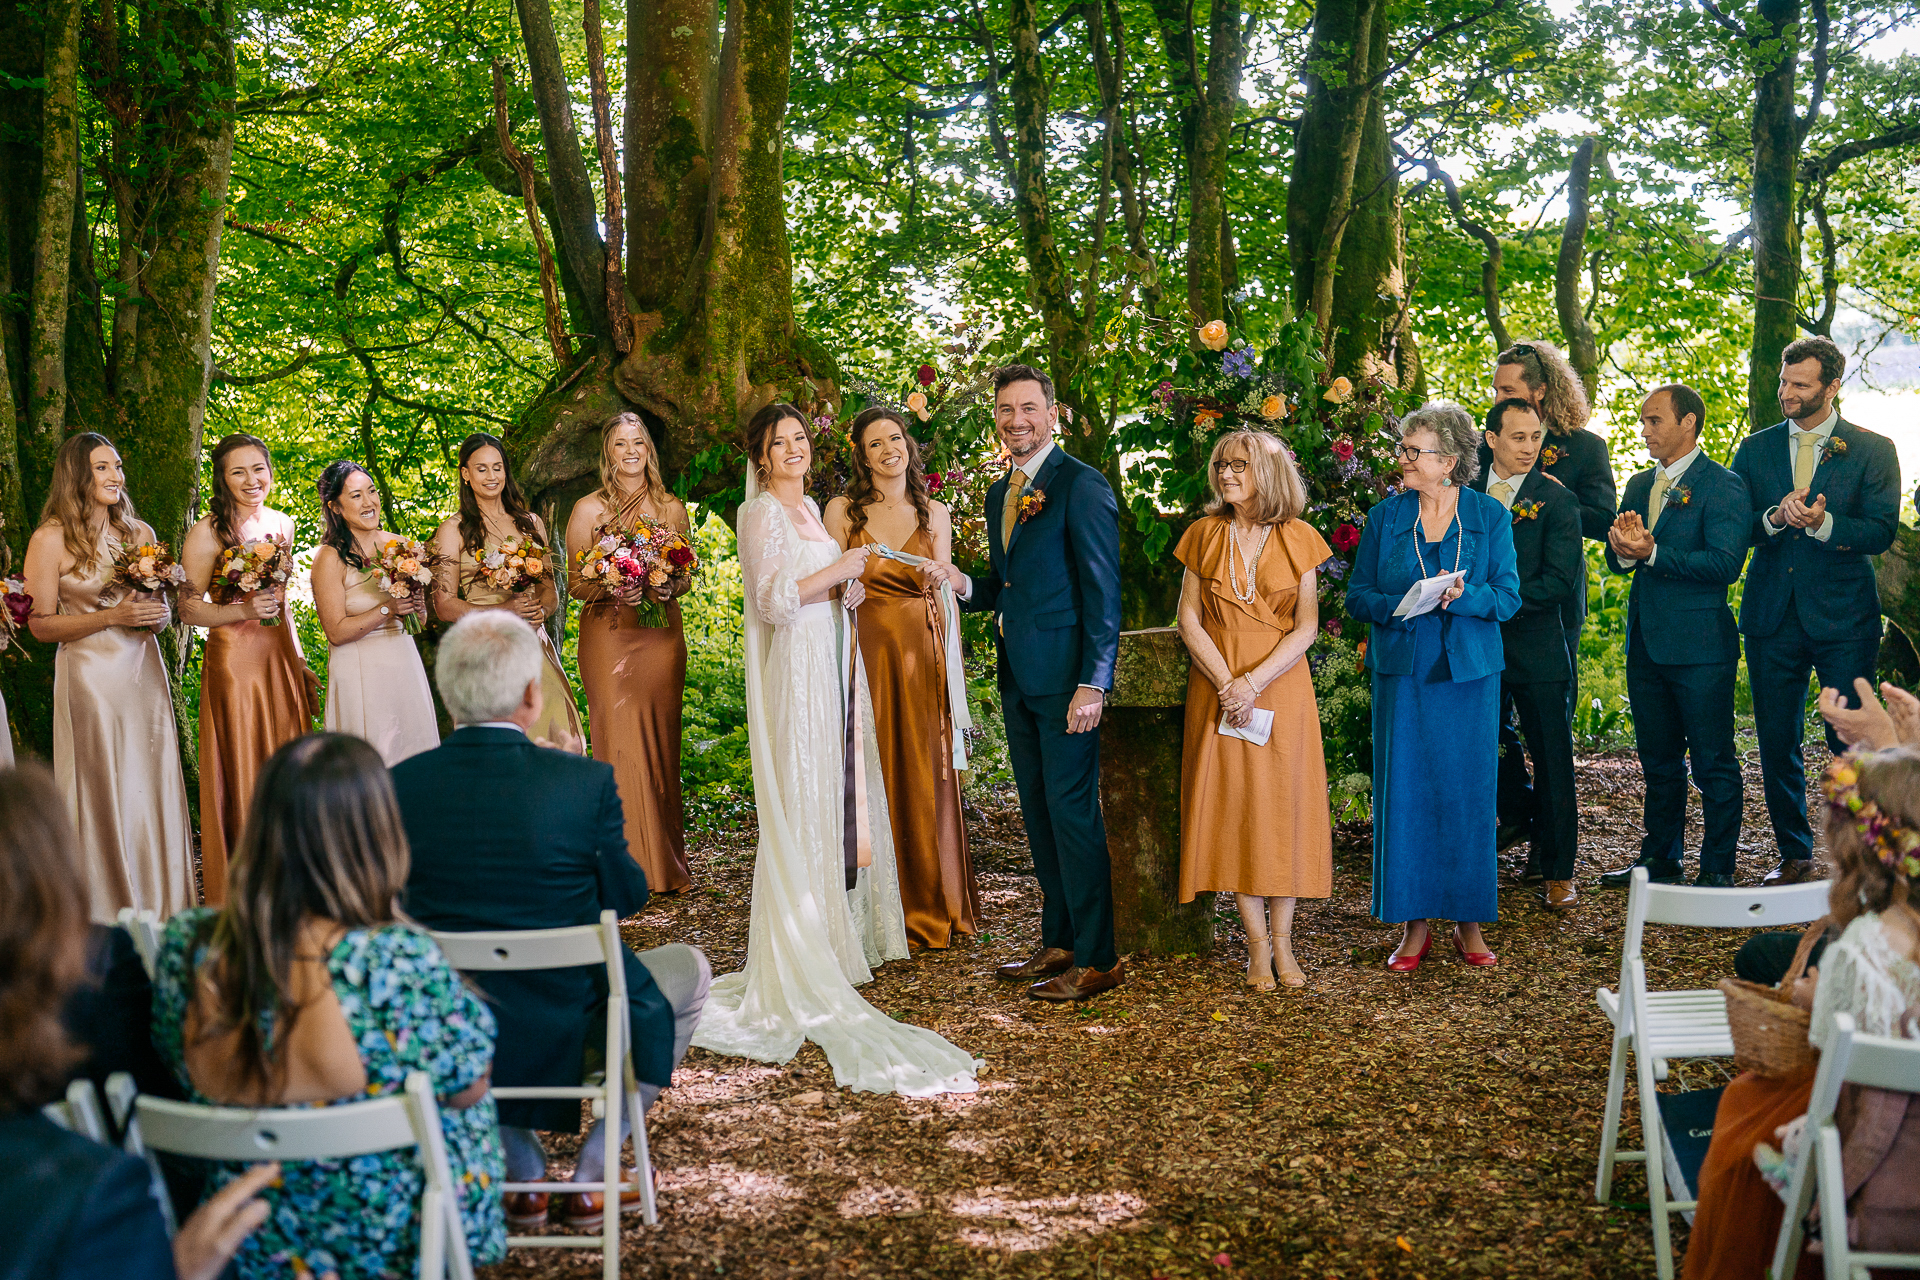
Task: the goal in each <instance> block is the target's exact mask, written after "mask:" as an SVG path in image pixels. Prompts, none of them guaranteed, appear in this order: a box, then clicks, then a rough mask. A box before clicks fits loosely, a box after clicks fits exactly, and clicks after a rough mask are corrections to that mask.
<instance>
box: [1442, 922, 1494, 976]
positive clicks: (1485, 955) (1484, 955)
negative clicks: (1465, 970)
mask: <svg viewBox="0 0 1920 1280" xmlns="http://www.w3.org/2000/svg"><path fill="white" fill-rule="evenodd" d="M1453 949H1454V950H1455V951H1457V952H1459V953H1460V958H1461V959H1462V960H1464V961H1466V962H1467V963H1468V964H1471V965H1478V966H1479V967H1480V968H1482V969H1486V968H1491V967H1492V966H1494V965H1496V964H1499V963H1500V957H1499V956H1497V955H1495V954H1493V952H1491V951H1469V950H1467V949H1466V948H1465V947H1463V946H1461V945H1460V927H1459V926H1458V925H1455V926H1454V929H1453Z"/></svg>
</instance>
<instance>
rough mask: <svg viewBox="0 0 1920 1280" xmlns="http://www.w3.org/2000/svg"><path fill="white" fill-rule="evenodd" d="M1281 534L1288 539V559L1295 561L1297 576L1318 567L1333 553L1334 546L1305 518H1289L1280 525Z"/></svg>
mask: <svg viewBox="0 0 1920 1280" xmlns="http://www.w3.org/2000/svg"><path fill="white" fill-rule="evenodd" d="M1280 536H1281V537H1282V538H1284V539H1285V540H1286V548H1287V559H1289V560H1291V561H1293V567H1294V569H1295V570H1296V574H1295V576H1296V578H1297V577H1298V576H1299V575H1300V574H1304V573H1306V572H1307V571H1308V570H1310V569H1318V568H1319V567H1320V566H1321V565H1323V564H1325V563H1326V562H1327V558H1328V557H1329V556H1331V555H1332V554H1333V548H1332V547H1330V546H1328V545H1327V540H1326V539H1325V538H1322V537H1321V536H1320V531H1319V530H1318V529H1315V528H1314V527H1313V526H1312V525H1310V524H1308V523H1307V522H1306V521H1305V520H1289V521H1287V522H1286V524H1284V525H1282V526H1281V527H1280Z"/></svg>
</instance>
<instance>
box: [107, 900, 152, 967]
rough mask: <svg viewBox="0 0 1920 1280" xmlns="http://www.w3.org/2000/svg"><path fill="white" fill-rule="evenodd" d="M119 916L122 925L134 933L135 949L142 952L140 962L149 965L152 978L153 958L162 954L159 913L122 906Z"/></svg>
mask: <svg viewBox="0 0 1920 1280" xmlns="http://www.w3.org/2000/svg"><path fill="white" fill-rule="evenodd" d="M117 918H118V921H119V924H120V927H121V928H122V929H125V930H126V931H127V932H128V933H130V934H132V935H133V949H134V950H135V951H138V952H139V953H140V963H141V964H144V965H145V966H147V976H148V977H149V978H151V977H152V976H153V958H154V957H155V956H157V955H159V954H160V915H159V913H158V912H155V911H136V910H134V909H133V908H132V907H122V908H120V915H119V916H118V917H117Z"/></svg>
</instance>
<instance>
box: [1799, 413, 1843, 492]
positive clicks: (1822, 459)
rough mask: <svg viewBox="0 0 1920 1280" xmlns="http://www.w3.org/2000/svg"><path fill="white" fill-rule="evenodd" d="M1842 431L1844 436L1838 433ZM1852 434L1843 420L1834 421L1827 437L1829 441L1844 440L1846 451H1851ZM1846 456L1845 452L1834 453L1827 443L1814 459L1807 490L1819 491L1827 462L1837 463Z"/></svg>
mask: <svg viewBox="0 0 1920 1280" xmlns="http://www.w3.org/2000/svg"><path fill="white" fill-rule="evenodd" d="M1842 431H1845V432H1847V435H1844V436H1843V435H1841V434H1840V433H1841V432H1842ZM1852 435H1853V428H1852V427H1850V426H1848V425H1847V424H1846V423H1844V422H1836V423H1834V424H1833V434H1832V435H1830V436H1828V437H1827V439H1828V440H1830V441H1831V440H1840V441H1843V442H1845V444H1846V446H1847V453H1852V452H1853V444H1854V442H1853V439H1852ZM1846 456H1847V454H1846V453H1843V454H1839V455H1835V454H1834V452H1833V448H1832V446H1831V445H1829V446H1828V447H1827V448H1826V449H1824V450H1822V451H1821V453H1820V456H1819V457H1818V458H1817V459H1816V460H1815V461H1814V464H1813V479H1812V480H1810V481H1808V482H1807V488H1808V491H1809V492H1811V493H1819V492H1820V477H1821V476H1822V475H1824V474H1826V470H1827V467H1828V465H1829V464H1835V465H1837V464H1838V463H1839V462H1840V461H1843V460H1844V459H1845V458H1846Z"/></svg>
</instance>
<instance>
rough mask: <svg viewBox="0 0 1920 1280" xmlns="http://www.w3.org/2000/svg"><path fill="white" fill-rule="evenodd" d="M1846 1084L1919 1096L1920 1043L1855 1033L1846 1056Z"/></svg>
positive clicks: (1919, 1041)
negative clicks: (1917, 1094)
mask: <svg viewBox="0 0 1920 1280" xmlns="http://www.w3.org/2000/svg"><path fill="white" fill-rule="evenodd" d="M1847 1083H1848V1084H1857V1085H1864V1086H1865V1087H1867V1088H1870V1089H1889V1090H1892V1091H1894V1092H1896V1093H1920V1040H1894V1039H1892V1038H1890V1037H1888V1036H1863V1035H1860V1034H1858V1033H1855V1035H1854V1037H1853V1047H1852V1050H1851V1052H1849V1053H1848V1055H1847Z"/></svg>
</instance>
